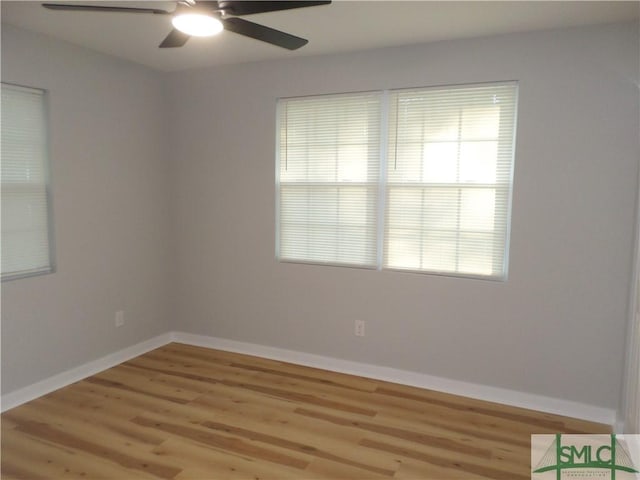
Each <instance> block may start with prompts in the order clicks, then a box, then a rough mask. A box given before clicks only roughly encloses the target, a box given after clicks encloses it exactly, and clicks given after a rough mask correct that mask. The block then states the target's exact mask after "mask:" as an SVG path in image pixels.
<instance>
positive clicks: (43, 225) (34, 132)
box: [0, 83, 53, 280]
mask: <svg viewBox="0 0 640 480" xmlns="http://www.w3.org/2000/svg"><path fill="white" fill-rule="evenodd" d="M45 116H46V108H45V94H44V92H43V91H42V90H36V89H32V88H25V87H18V86H15V85H8V84H4V83H3V84H2V144H1V148H2V162H1V175H2V177H1V183H2V184H1V186H2V191H1V197H2V248H1V253H2V255H1V262H0V263H1V270H2V280H9V279H14V278H20V277H25V276H29V275H36V274H41V273H48V272H51V271H52V269H53V266H52V261H51V258H52V255H51V253H50V247H51V242H50V239H49V201H48V197H49V184H48V171H47V166H48V165H47V162H48V158H47V128H46V120H45Z"/></svg>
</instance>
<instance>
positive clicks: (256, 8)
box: [198, 0, 331, 16]
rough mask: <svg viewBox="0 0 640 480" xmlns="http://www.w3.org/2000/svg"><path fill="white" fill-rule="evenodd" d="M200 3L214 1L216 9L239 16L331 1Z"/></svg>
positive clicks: (288, 0)
mask: <svg viewBox="0 0 640 480" xmlns="http://www.w3.org/2000/svg"><path fill="white" fill-rule="evenodd" d="M201 3H209V4H212V3H216V4H217V5H218V9H221V10H223V11H224V13H225V14H227V15H234V16H241V15H251V14H253V13H265V12H276V11H278V10H289V9H292V8H304V7H315V6H317V5H327V4H329V3H331V1H330V0H324V1H293V0H285V1H267V0H263V1H260V0H259V1H245V0H236V1H234V0H220V1H217V2H198V4H201Z"/></svg>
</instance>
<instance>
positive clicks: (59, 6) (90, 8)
mask: <svg viewBox="0 0 640 480" xmlns="http://www.w3.org/2000/svg"><path fill="white" fill-rule="evenodd" d="M42 6H43V7H44V8H48V9H50V10H67V11H75V12H118V13H155V14H157V15H168V14H170V13H172V12H167V11H166V10H159V9H157V8H136V7H107V6H98V5H69V4H63V3H43V4H42Z"/></svg>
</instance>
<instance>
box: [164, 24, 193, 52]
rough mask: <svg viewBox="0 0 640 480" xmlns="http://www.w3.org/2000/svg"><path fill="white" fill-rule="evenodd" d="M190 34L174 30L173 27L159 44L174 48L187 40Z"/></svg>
mask: <svg viewBox="0 0 640 480" xmlns="http://www.w3.org/2000/svg"><path fill="white" fill-rule="evenodd" d="M189 38H190V36H189V35H187V34H186V33H182V32H181V31H180V30H176V29H175V28H174V29H173V30H171V31H170V32H169V35H167V36H166V37H165V39H164V40H163V41H162V43H161V44H160V48H175V47H181V46H183V45H184V44H185V43H187V40H189Z"/></svg>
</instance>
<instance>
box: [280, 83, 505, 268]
mask: <svg viewBox="0 0 640 480" xmlns="http://www.w3.org/2000/svg"><path fill="white" fill-rule="evenodd" d="M516 97H517V85H516V84H515V83H513V82H510V83H499V84H481V85H467V86H456V87H437V88H422V89H412V90H394V91H385V92H373V93H366V94H352V95H337V96H320V97H305V98H293V99H283V100H281V101H280V102H279V113H278V121H279V127H278V166H277V179H276V185H277V189H278V195H277V198H278V206H277V210H278V227H277V229H276V231H277V232H278V240H277V242H276V245H277V248H278V258H279V259H281V260H285V261H286V260H291V261H299V262H311V263H331V264H347V265H357V266H365V267H372V268H387V269H396V270H410V271H418V272H428V273H438V274H446V275H462V276H471V277H480V278H494V279H503V278H505V277H506V271H507V251H508V236H509V216H510V203H511V185H512V170H513V151H514V143H515V120H516V103H517V102H516Z"/></svg>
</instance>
